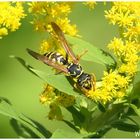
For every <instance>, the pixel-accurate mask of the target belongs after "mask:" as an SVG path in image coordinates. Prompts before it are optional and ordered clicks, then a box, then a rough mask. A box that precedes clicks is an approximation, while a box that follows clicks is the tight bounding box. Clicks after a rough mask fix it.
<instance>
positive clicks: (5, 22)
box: [0, 2, 25, 38]
mask: <svg viewBox="0 0 140 140" xmlns="http://www.w3.org/2000/svg"><path fill="white" fill-rule="evenodd" d="M22 4H23V3H21V2H16V3H12V2H0V38H2V36H5V35H7V34H8V30H10V31H15V30H17V29H18V28H19V26H20V25H21V23H20V20H21V18H24V17H25V14H24V9H23V6H22Z"/></svg>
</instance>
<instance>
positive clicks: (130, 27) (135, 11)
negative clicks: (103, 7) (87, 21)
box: [105, 2, 140, 40]
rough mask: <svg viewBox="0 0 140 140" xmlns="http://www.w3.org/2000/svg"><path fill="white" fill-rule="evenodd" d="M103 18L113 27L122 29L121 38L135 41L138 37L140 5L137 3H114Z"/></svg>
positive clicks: (139, 32)
mask: <svg viewBox="0 0 140 140" xmlns="http://www.w3.org/2000/svg"><path fill="white" fill-rule="evenodd" d="M105 14H106V15H105V17H106V18H107V19H109V20H110V22H111V23H112V24H113V25H115V24H118V25H119V27H122V28H123V32H122V34H123V36H124V37H126V38H128V39H129V40H137V38H138V36H139V35H140V18H139V15H140V3H139V2H114V5H113V7H112V8H111V9H110V10H109V11H105Z"/></svg>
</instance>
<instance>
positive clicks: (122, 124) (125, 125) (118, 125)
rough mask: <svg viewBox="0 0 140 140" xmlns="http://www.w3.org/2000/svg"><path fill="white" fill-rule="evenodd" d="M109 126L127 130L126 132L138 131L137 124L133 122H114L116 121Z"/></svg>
mask: <svg viewBox="0 0 140 140" xmlns="http://www.w3.org/2000/svg"><path fill="white" fill-rule="evenodd" d="M111 126H112V127H114V128H117V129H118V130H122V131H128V132H136V131H139V127H138V126H137V125H133V124H129V123H125V122H116V123H113V124H112V125H111Z"/></svg>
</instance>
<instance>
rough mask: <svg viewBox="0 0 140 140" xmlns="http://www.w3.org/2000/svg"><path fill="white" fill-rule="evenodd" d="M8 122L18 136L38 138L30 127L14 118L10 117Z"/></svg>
mask: <svg viewBox="0 0 140 140" xmlns="http://www.w3.org/2000/svg"><path fill="white" fill-rule="evenodd" d="M10 124H11V126H12V127H13V129H14V130H15V132H16V133H17V135H18V136H19V137H20V138H39V137H38V136H37V135H36V134H35V133H34V132H33V131H32V130H31V129H30V128H28V127H26V126H24V125H22V124H21V123H20V122H18V121H17V120H15V119H11V120H10Z"/></svg>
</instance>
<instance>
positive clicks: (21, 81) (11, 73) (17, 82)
mask: <svg viewBox="0 0 140 140" xmlns="http://www.w3.org/2000/svg"><path fill="white" fill-rule="evenodd" d="M110 7H111V3H106V4H104V3H103V2H98V3H97V5H96V7H95V9H94V10H89V9H88V8H87V7H86V6H84V5H83V4H82V3H80V2H78V3H75V5H74V7H73V11H72V13H71V14H70V19H71V22H72V23H75V24H76V25H77V27H78V30H79V34H80V35H82V37H83V39H84V40H86V41H88V42H90V43H92V44H93V45H95V46H97V47H99V48H102V49H105V50H107V48H106V46H107V44H108V43H109V41H110V40H111V39H112V38H113V37H114V36H115V35H117V32H118V28H117V27H115V26H112V25H109V23H108V21H107V20H106V19H105V17H104V10H105V9H109V8H110ZM30 21H31V17H30V16H29V15H28V16H27V17H26V18H25V19H23V20H22V25H21V27H20V29H19V30H17V31H16V32H12V33H9V35H8V36H5V37H3V39H1V40H0V96H2V97H5V98H8V99H9V100H10V101H11V103H12V104H13V107H14V109H16V110H17V111H18V112H22V113H23V114H25V115H27V116H29V117H30V118H32V119H34V120H36V121H38V122H40V123H41V124H43V125H44V126H45V127H46V128H47V129H49V130H50V131H54V130H55V129H56V128H65V129H67V126H66V125H65V124H64V123H63V122H59V121H49V120H48V119H47V117H46V115H47V112H48V110H47V108H46V107H44V106H43V105H41V104H40V102H39V94H40V93H41V91H42V90H43V84H44V83H43V81H41V80H40V79H38V78H37V77H35V76H34V75H32V74H31V73H29V72H28V71H27V70H25V69H24V68H23V66H22V65H21V64H19V63H18V62H17V61H16V60H14V59H12V58H9V56H10V55H12V54H14V55H16V56H20V57H22V58H24V59H25V60H26V61H28V62H29V64H31V65H32V66H34V67H36V68H38V69H41V70H43V71H45V66H44V65H43V64H42V63H40V62H38V61H35V59H32V57H30V56H29V55H28V54H27V52H26V50H25V49H26V48H27V47H28V48H31V49H33V50H38V49H39V45H40V42H41V41H42V40H43V39H45V38H46V33H41V32H35V31H34V29H33V26H32V25H31V24H30V23H29V22H30ZM93 53H94V52H93ZM93 61H94V60H93ZM85 69H86V70H87V71H88V72H94V73H95V75H96V76H97V79H99V78H100V77H101V76H102V74H103V69H104V68H103V67H102V66H100V65H99V64H95V65H92V66H91V65H90V64H89V67H86V68H85ZM136 119H137V118H136ZM15 137H17V135H16V133H15V132H14V130H13V129H12V127H11V126H10V124H9V118H8V117H5V116H2V115H0V138H15ZM105 137H108V138H109V137H114V138H115V137H117V138H119V137H122V138H124V137H126V138H128V137H135V134H134V133H127V132H122V131H118V130H115V129H113V130H110V131H109V132H108V133H107V134H106V135H105Z"/></svg>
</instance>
